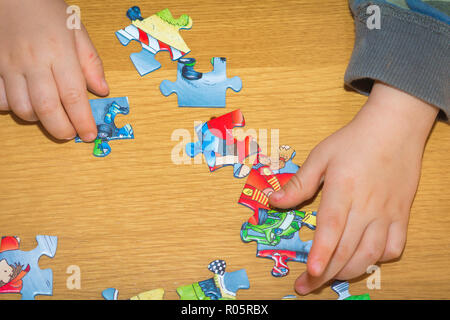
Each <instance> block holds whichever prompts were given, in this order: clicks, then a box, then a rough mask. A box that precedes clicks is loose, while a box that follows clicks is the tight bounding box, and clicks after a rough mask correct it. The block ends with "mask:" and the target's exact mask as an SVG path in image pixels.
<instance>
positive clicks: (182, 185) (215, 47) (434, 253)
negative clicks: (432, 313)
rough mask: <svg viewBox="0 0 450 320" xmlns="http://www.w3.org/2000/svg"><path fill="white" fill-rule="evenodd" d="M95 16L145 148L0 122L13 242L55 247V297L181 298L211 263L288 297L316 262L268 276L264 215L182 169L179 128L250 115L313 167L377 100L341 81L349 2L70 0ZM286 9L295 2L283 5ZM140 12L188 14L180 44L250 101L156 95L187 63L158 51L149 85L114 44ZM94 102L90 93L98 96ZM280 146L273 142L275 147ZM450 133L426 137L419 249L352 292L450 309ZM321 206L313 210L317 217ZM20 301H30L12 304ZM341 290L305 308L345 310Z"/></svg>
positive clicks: (209, 179) (413, 239)
mask: <svg viewBox="0 0 450 320" xmlns="http://www.w3.org/2000/svg"><path fill="white" fill-rule="evenodd" d="M69 2H70V4H77V5H79V6H80V7H81V15H82V19H83V21H84V23H85V25H86V27H87V29H88V30H89V32H90V35H91V38H92V40H93V42H94V44H95V45H96V47H97V49H98V51H99V53H100V55H101V57H102V59H103V62H104V67H105V72H106V76H107V79H108V81H109V85H110V88H111V94H110V96H111V97H120V96H128V97H129V101H130V104H131V112H130V114H129V115H128V116H126V117H123V116H118V117H117V123H118V125H121V124H125V123H131V124H132V125H133V128H134V131H135V136H136V138H135V139H134V140H129V141H117V142H113V143H111V147H112V150H113V151H112V153H111V155H109V156H108V157H106V158H95V157H93V156H92V154H91V153H92V145H91V144H75V143H74V142H73V141H70V142H66V143H58V142H55V141H54V140H52V139H50V138H49V137H48V135H47V134H45V132H44V131H43V130H42V129H41V128H40V126H38V125H35V124H23V123H22V122H18V121H17V120H15V119H14V118H13V117H11V116H9V115H8V114H6V115H5V114H2V115H0V137H1V140H0V150H1V167H0V179H1V180H0V181H1V183H0V209H1V214H0V221H1V224H0V225H1V230H0V231H1V234H2V235H18V236H20V238H21V239H22V247H23V248H24V249H25V250H29V249H32V248H34V247H35V242H34V237H35V236H36V235H37V234H48V235H57V236H58V241H59V243H58V249H57V253H56V256H55V258H53V259H49V258H47V257H43V258H42V259H41V262H40V265H41V268H52V269H53V273H54V295H53V297H43V296H42V297H39V299H50V298H53V299H101V292H102V290H103V289H105V288H108V287H115V288H117V289H118V290H119V292H120V294H119V298H122V299H125V298H129V297H131V296H133V295H135V294H137V293H140V292H142V291H146V290H150V289H155V288H159V287H162V288H164V289H165V290H166V295H165V297H166V298H168V299H178V296H177V294H176V292H175V290H176V288H177V287H178V286H181V285H184V284H189V283H192V282H195V281H199V280H204V279H207V278H209V277H210V276H211V275H212V274H211V273H210V272H209V271H208V270H207V268H206V266H207V265H208V263H209V262H210V261H211V260H213V259H217V258H222V259H225V260H226V261H227V263H228V269H229V270H231V271H232V270H238V269H241V268H245V269H246V270H247V273H248V276H249V279H250V283H251V289H250V290H241V291H240V292H239V293H238V297H239V298H240V299H281V297H283V296H285V295H287V294H293V293H294V290H293V282H294V280H295V278H296V277H297V275H299V274H300V273H301V272H303V271H304V270H305V265H304V264H300V263H292V262H291V263H290V267H291V273H290V275H289V276H287V277H284V278H281V279H278V278H274V277H272V276H271V275H270V270H271V268H272V265H273V262H272V260H270V259H260V258H256V257H255V251H256V244H255V243H249V244H244V243H243V242H242V241H241V240H240V236H239V230H240V227H241V225H242V223H243V222H244V221H246V220H247V219H248V218H249V216H250V215H251V211H250V210H248V209H247V208H245V207H243V206H241V205H238V204H237V200H238V198H239V195H240V192H241V190H242V187H243V184H244V182H245V181H244V180H239V179H235V178H233V177H232V170H231V169H230V168H223V169H220V170H218V171H216V172H214V173H210V172H209V170H208V168H207V166H206V164H205V163H204V162H203V163H202V164H195V163H194V162H192V163H191V164H181V165H176V164H174V163H173V162H172V161H171V152H172V150H173V148H174V147H175V146H176V145H177V144H178V143H180V141H172V140H171V137H172V134H173V132H174V131H175V130H176V129H186V130H188V132H190V134H191V135H192V139H194V121H205V120H208V119H209V118H210V117H211V116H214V115H216V116H217V115H221V114H224V113H226V112H230V111H232V110H234V109H237V108H240V109H241V110H242V112H243V113H244V116H245V118H246V129H255V130H256V132H259V131H258V130H259V129H265V130H267V132H268V133H269V137H270V132H271V131H270V130H273V129H279V134H280V143H281V144H288V145H291V146H292V147H294V148H295V149H296V151H297V156H296V161H297V163H301V162H302V161H304V159H305V158H306V157H307V155H308V153H309V151H310V150H311V149H312V148H313V147H314V146H315V145H316V144H317V143H319V142H320V141H321V140H322V139H324V138H326V137H327V136H328V135H330V134H332V133H333V132H334V131H336V130H337V129H339V128H340V127H342V126H343V125H345V124H346V123H347V122H348V121H350V120H351V119H352V117H353V115H354V114H355V113H356V112H357V111H358V110H359V108H360V107H361V106H362V104H363V103H364V101H365V99H366V98H365V97H364V96H361V95H359V94H357V93H355V92H351V91H347V90H345V89H344V85H343V75H344V72H345V69H346V66H347V63H348V60H349V58H350V55H351V52H352V47H353V40H354V28H353V20H352V17H351V14H350V12H349V9H348V6H347V2H346V1H331V0H326V1H321V4H319V3H318V2H317V1H307V0H302V1H283V2H279V1H211V0H210V1H189V0H186V1H182V2H180V1H156V0H153V1H138V2H136V1H124V0H121V1H118V0H114V1H88V0H79V1H75V0H74V1H69ZM281 3H283V4H281ZM136 4H139V6H140V7H141V9H142V12H143V15H144V16H149V15H151V14H153V13H156V12H157V11H159V10H162V9H164V8H166V7H167V8H170V10H171V11H172V13H173V15H174V16H175V17H177V16H179V15H181V14H184V13H186V14H189V15H190V16H191V17H192V18H193V21H194V26H193V28H192V29H191V30H190V31H182V32H181V34H182V36H183V38H184V40H185V41H186V43H187V44H188V45H189V47H190V48H191V53H190V54H189V57H195V58H196V59H197V66H196V69H197V70H198V71H202V72H208V71H210V70H211V65H210V64H209V61H210V58H211V57H214V56H218V57H226V58H227V69H228V70H227V73H228V76H229V77H232V76H236V75H238V76H240V77H241V78H242V81H243V89H242V91H241V92H240V93H234V92H232V91H231V90H229V92H228V94H227V107H226V109H191V108H178V107H177V99H176V96H175V95H173V96H170V97H164V96H163V95H162V94H161V93H160V92H159V84H160V82H161V81H162V80H163V79H170V80H172V81H175V79H176V63H174V62H172V61H171V60H170V58H169V55H168V54H167V53H160V54H158V56H157V59H158V61H160V62H161V63H162V68H161V69H160V70H157V71H155V72H154V73H151V74H150V75H147V76H145V77H142V78H141V77H139V75H138V74H137V72H136V70H135V69H134V67H133V65H132V64H131V62H130V60H129V54H130V53H132V52H138V51H140V46H139V44H137V43H130V45H129V46H128V47H122V46H121V45H120V44H119V42H118V41H117V39H116V37H115V35H114V32H115V31H116V30H118V29H120V28H123V27H124V26H126V25H128V24H129V20H128V19H127V18H126V16H125V12H126V10H127V9H128V8H129V7H131V6H133V5H136ZM92 97H93V96H92ZM269 142H270V141H269ZM449 143H450V130H449V127H448V125H447V124H444V123H437V124H436V125H435V127H434V128H433V132H432V134H431V136H430V138H429V140H428V143H427V146H426V151H425V155H424V159H423V170H422V177H421V181H420V185H419V189H418V192H417V196H416V198H415V201H414V205H413V207H412V212H411V221H410V227H409V232H408V242H407V245H406V250H405V252H404V255H403V257H402V258H401V259H400V261H397V262H394V263H388V264H384V265H382V266H381V275H382V278H381V289H380V290H368V289H367V288H366V278H367V277H362V278H359V279H357V281H356V282H352V283H351V286H350V290H351V292H352V293H354V294H362V293H365V292H369V293H370V295H371V296H372V298H373V299H421V298H432V299H446V298H448V297H449V296H450V272H449V267H448V264H449V254H450V246H449V245H450V239H449V236H448V235H449V231H450V223H449V222H450V215H449V212H450V196H449V192H448V190H449V189H450V174H449V166H448V164H449V161H450V153H449V152H448V145H449ZM319 201H320V195H319V197H317V199H316V200H315V201H314V202H313V203H311V204H309V205H308V207H307V208H306V209H311V210H315V209H317V207H318V204H319ZM71 265H75V266H79V268H80V270H81V289H78V290H77V289H73V290H69V289H68V288H67V286H66V281H67V278H68V277H69V274H67V273H66V271H67V268H68V267H69V266H71ZM0 298H1V299H5V298H8V299H17V298H20V296H19V295H1V296H0ZM335 298H336V295H335V293H334V292H332V291H331V290H330V288H329V287H324V288H323V289H321V290H319V291H317V292H315V293H314V294H311V295H309V296H307V297H304V298H301V299H335Z"/></svg>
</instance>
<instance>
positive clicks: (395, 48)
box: [344, 0, 450, 122]
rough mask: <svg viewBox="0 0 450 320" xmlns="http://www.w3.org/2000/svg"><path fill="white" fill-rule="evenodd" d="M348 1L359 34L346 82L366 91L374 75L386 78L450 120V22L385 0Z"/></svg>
mask: <svg viewBox="0 0 450 320" xmlns="http://www.w3.org/2000/svg"><path fill="white" fill-rule="evenodd" d="M374 5H376V6H377V7H378V9H376V8H374V7H373V6H374ZM350 6H351V9H352V12H353V15H354V19H355V31H356V35H355V45H354V49H353V53H352V57H351V59H350V62H349V65H348V67H347V71H346V73H345V77H344V81H345V83H346V85H348V86H350V87H351V88H353V89H354V90H356V91H358V92H360V93H363V94H366V95H368V94H369V93H370V91H371V89H372V86H373V84H374V81H375V80H377V81H381V82H384V83H386V84H389V85H391V86H393V87H395V88H398V89H400V90H402V91H404V92H407V93H409V94H411V95H413V96H415V97H417V98H419V99H422V100H424V101H426V102H428V103H430V104H432V105H434V106H436V107H438V108H440V109H441V112H440V118H441V119H443V120H444V121H447V122H450V120H449V119H450V26H449V25H448V24H446V23H444V22H442V21H439V20H437V19H434V18H432V17H430V16H427V15H423V14H420V13H417V12H413V11H410V10H407V9H403V8H401V7H399V6H395V5H391V4H389V3H386V2H385V1H358V0H354V1H350ZM371 6H372V7H371ZM375 9H376V10H375ZM374 10H375V11H374ZM376 14H379V19H378V21H375V20H374V19H375V18H376V17H375V15H376ZM377 23H378V24H377Z"/></svg>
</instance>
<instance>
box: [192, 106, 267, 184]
mask: <svg viewBox="0 0 450 320" xmlns="http://www.w3.org/2000/svg"><path fill="white" fill-rule="evenodd" d="M244 125H245V120H244V116H243V115H242V113H241V111H240V110H235V111H232V112H230V113H227V114H225V115H223V116H220V117H218V118H213V119H211V120H209V121H208V122H205V123H203V124H201V125H199V126H197V127H196V128H195V131H196V133H197V137H198V141H197V142H195V143H192V142H191V143H188V144H187V145H186V153H187V155H188V156H190V157H192V158H193V157H195V156H196V155H197V154H199V153H203V155H204V157H205V160H206V163H207V165H208V167H209V170H210V171H211V172H212V171H215V170H217V169H219V168H222V167H224V166H233V173H234V176H235V177H236V178H243V177H245V176H247V175H248V173H249V172H250V168H249V166H247V165H245V163H244V162H245V160H246V159H249V157H251V156H253V155H256V154H258V153H259V151H260V148H259V146H258V144H257V142H256V140H255V139H254V138H253V137H250V136H247V137H246V138H245V139H244V140H242V141H238V140H237V139H236V138H234V136H233V128H235V127H243V126H244Z"/></svg>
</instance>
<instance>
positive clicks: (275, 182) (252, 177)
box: [238, 145, 299, 225]
mask: <svg viewBox="0 0 450 320" xmlns="http://www.w3.org/2000/svg"><path fill="white" fill-rule="evenodd" d="M294 157H295V150H294V149H292V148H291V147H290V146H287V145H282V146H280V148H279V154H278V155H275V156H273V157H268V156H266V155H263V154H262V153H258V155H257V159H256V161H255V163H254V164H253V167H252V169H251V171H250V174H249V175H248V178H247V182H246V183H245V186H244V189H243V190H242V193H241V196H240V198H239V202H238V203H239V204H242V205H244V206H246V207H248V208H250V209H251V210H253V212H254V216H253V217H252V218H250V220H249V222H250V223H251V224H254V225H256V224H258V222H257V221H258V212H259V209H270V208H269V196H270V195H271V194H272V193H273V192H275V191H278V190H280V189H281V187H282V186H283V185H284V184H285V183H287V182H288V181H289V180H290V178H291V177H292V176H293V175H294V174H295V173H296V172H297V171H298V169H299V166H298V165H296V164H294V163H293V159H294Z"/></svg>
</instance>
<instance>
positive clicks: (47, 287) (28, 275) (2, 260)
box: [0, 235, 58, 300]
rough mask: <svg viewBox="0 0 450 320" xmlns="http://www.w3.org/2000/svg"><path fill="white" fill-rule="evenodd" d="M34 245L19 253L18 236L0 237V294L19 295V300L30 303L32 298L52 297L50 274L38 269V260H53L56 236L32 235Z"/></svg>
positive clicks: (47, 271)
mask: <svg viewBox="0 0 450 320" xmlns="http://www.w3.org/2000/svg"><path fill="white" fill-rule="evenodd" d="M36 241H37V246H36V248H35V249H33V250H31V251H21V250H19V247H20V239H19V238H18V237H2V239H1V243H0V293H20V294H21V295H22V299H23V300H34V297H35V296H36V295H47V296H51V295H52V294H53V272H52V270H51V269H44V270H41V269H40V268H39V259H40V258H41V256H43V255H45V256H48V257H50V258H53V257H54V256H55V254H56V247H57V244H58V241H57V237H54V236H41V235H39V236H36Z"/></svg>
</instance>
